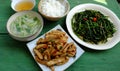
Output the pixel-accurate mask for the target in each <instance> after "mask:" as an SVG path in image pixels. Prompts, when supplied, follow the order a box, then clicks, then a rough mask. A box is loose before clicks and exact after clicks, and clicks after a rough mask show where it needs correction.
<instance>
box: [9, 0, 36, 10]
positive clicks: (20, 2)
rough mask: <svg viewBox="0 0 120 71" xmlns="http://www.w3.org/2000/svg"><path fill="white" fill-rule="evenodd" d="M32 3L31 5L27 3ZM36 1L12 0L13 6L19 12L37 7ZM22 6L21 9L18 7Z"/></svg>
mask: <svg viewBox="0 0 120 71" xmlns="http://www.w3.org/2000/svg"><path fill="white" fill-rule="evenodd" d="M28 3H30V4H29V5H26V4H28ZM35 4H36V1H35V0H11V8H12V9H13V10H14V11H16V12H18V11H25V10H32V9H33V8H34V7H35ZM26 6H30V8H28V9H27V8H25V7H26ZM17 7H18V8H20V9H21V7H22V9H21V10H17V9H16V8H17Z"/></svg>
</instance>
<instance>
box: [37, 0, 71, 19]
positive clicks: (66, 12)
mask: <svg viewBox="0 0 120 71" xmlns="http://www.w3.org/2000/svg"><path fill="white" fill-rule="evenodd" d="M43 1H44V0H40V2H39V4H38V11H39V12H40V13H41V15H42V16H43V17H44V18H46V19H47V20H50V21H57V20H59V19H61V18H62V17H64V16H66V15H67V14H68V12H69V10H70V4H69V2H68V1H67V0H57V1H59V2H60V3H61V4H62V5H63V6H64V7H65V13H64V14H63V15H61V16H57V17H53V16H48V15H46V14H44V13H43V12H42V9H41V5H42V4H43ZM48 9H49V8H48Z"/></svg>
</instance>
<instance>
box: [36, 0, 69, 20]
mask: <svg viewBox="0 0 120 71" xmlns="http://www.w3.org/2000/svg"><path fill="white" fill-rule="evenodd" d="M69 10H70V4H69V2H68V1H67V0H40V2H39V4H38V11H39V12H40V13H41V15H42V16H43V17H44V18H46V19H47V20H50V21H57V20H59V19H60V18H62V17H64V16H65V15H66V14H67V13H68V12H69Z"/></svg>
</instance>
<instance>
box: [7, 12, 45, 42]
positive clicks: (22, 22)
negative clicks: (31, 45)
mask: <svg viewBox="0 0 120 71" xmlns="http://www.w3.org/2000/svg"><path fill="white" fill-rule="evenodd" d="M6 27H7V31H8V33H9V34H10V36H11V37H13V38H14V39H16V40H19V41H30V40H33V39H34V38H36V37H37V36H38V35H39V34H40V32H41V31H42V29H43V19H42V17H41V15H40V14H38V13H37V12H34V11H22V12H17V13H15V14H13V15H12V16H11V17H10V18H9V20H8V22H7V26H6Z"/></svg>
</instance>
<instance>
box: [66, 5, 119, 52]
mask: <svg viewBox="0 0 120 71" xmlns="http://www.w3.org/2000/svg"><path fill="white" fill-rule="evenodd" d="M86 9H87V10H89V9H90V10H91V9H92V10H97V11H100V12H101V13H103V14H104V15H105V16H108V17H109V19H110V21H111V22H113V24H114V25H115V28H116V29H117V31H116V32H115V33H114V36H113V37H112V38H111V40H109V41H108V42H106V43H105V44H99V45H96V44H90V43H87V42H84V41H83V40H81V39H79V38H78V37H77V36H76V35H75V34H74V32H73V30H72V25H71V19H72V17H73V15H74V14H75V13H77V12H81V11H84V10H86ZM66 26H67V29H68V31H69V33H70V35H71V36H72V38H74V39H75V40H76V41H77V42H78V43H79V44H82V45H83V46H86V47H88V48H91V49H95V50H106V49H110V48H112V47H113V46H115V45H116V44H117V43H118V42H119V41H120V20H119V19H118V17H117V16H116V15H115V14H114V13H113V12H112V11H111V10H109V9H108V8H106V7H103V6H101V5H96V4H89V3H88V4H80V5H78V6H76V7H74V8H73V9H72V10H71V11H70V12H69V13H68V15H67V18H66Z"/></svg>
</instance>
